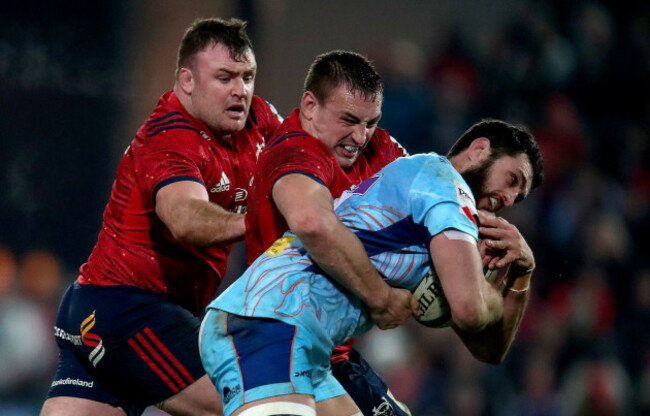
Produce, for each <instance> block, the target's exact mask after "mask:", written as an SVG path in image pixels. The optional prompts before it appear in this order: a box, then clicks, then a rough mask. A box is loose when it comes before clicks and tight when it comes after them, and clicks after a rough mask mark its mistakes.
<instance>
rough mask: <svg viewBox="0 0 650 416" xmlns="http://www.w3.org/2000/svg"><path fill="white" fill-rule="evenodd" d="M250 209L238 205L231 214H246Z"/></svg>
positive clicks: (231, 210)
mask: <svg viewBox="0 0 650 416" xmlns="http://www.w3.org/2000/svg"><path fill="white" fill-rule="evenodd" d="M247 211H248V209H246V205H237V206H236V207H234V208H231V209H230V212H232V213H235V214H246V212H247Z"/></svg>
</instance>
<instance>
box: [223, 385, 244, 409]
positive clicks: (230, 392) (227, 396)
mask: <svg viewBox="0 0 650 416" xmlns="http://www.w3.org/2000/svg"><path fill="white" fill-rule="evenodd" d="M239 393H241V386H240V385H239V384H237V385H236V386H235V387H233V388H229V387H227V386H226V387H224V388H223V402H224V403H225V404H228V403H229V402H230V401H231V400H232V399H233V397H235V396H236V395H238V394H239Z"/></svg>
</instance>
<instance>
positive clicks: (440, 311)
mask: <svg viewBox="0 0 650 416" xmlns="http://www.w3.org/2000/svg"><path fill="white" fill-rule="evenodd" d="M504 269H505V270H504ZM504 269H492V270H490V269H487V268H486V269H485V270H484V272H485V279H486V280H488V281H489V282H491V283H494V282H495V281H496V280H497V279H498V278H502V277H503V274H504V273H503V272H506V271H507V268H504ZM413 297H415V300H417V302H418V307H419V308H420V311H421V312H422V314H421V315H420V316H416V317H415V319H416V320H417V321H418V322H419V323H421V324H422V325H425V326H428V327H430V328H444V327H447V326H449V325H451V323H452V319H451V308H450V307H449V302H447V298H446V297H445V293H444V292H443V290H442V285H441V284H440V279H439V278H438V275H437V274H436V271H435V269H434V268H433V267H431V268H430V269H429V272H428V273H427V274H426V275H425V276H424V277H423V278H422V280H421V281H420V283H419V284H418V286H417V287H416V288H415V290H414V291H413Z"/></svg>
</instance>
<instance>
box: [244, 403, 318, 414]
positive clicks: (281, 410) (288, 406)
mask: <svg viewBox="0 0 650 416" xmlns="http://www.w3.org/2000/svg"><path fill="white" fill-rule="evenodd" d="M273 415H291V416H316V409H314V408H312V407H309V406H307V405H306V404H301V403H293V402H269V403H262V404H259V405H257V406H253V407H251V408H248V409H246V410H244V411H243V412H241V413H240V414H239V416H273Z"/></svg>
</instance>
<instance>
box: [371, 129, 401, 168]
mask: <svg viewBox="0 0 650 416" xmlns="http://www.w3.org/2000/svg"><path fill="white" fill-rule="evenodd" d="M363 153H364V155H365V157H366V158H368V159H369V160H375V159H377V158H383V159H385V160H386V161H387V162H390V161H392V160H395V159H397V158H398V157H402V156H408V152H407V151H406V149H405V148H404V147H403V146H402V145H401V144H400V143H399V142H398V141H397V140H396V139H395V138H394V137H393V136H391V135H390V133H388V131H386V130H384V129H382V128H381V127H377V128H376V129H375V132H374V133H373V135H372V137H371V138H370V141H369V142H368V146H366V148H365V149H364V151H363Z"/></svg>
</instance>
